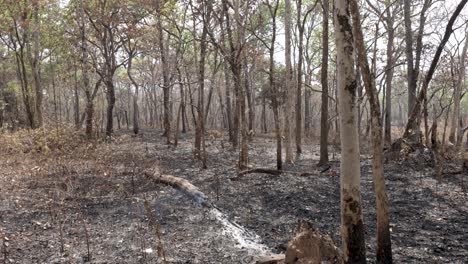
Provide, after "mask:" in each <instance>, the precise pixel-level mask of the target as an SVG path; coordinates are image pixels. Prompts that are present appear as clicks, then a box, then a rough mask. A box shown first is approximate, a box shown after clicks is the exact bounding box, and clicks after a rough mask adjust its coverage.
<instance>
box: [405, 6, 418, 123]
mask: <svg viewBox="0 0 468 264" xmlns="http://www.w3.org/2000/svg"><path fill="white" fill-rule="evenodd" d="M411 2H412V1H411V0H404V21H405V43H406V48H405V51H406V62H407V65H406V70H407V73H406V74H407V80H408V117H409V115H410V114H411V111H412V109H413V108H414V103H415V100H416V81H417V77H416V75H415V72H414V71H415V69H414V58H413V29H412V27H411ZM413 129H414V128H413Z"/></svg>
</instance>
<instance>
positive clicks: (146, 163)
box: [0, 133, 468, 263]
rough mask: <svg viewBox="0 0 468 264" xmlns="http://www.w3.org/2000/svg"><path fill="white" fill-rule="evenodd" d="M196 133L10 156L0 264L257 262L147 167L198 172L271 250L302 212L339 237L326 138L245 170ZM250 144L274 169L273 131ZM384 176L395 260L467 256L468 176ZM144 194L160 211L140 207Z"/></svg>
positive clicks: (371, 207) (409, 171)
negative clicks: (284, 160)
mask: <svg viewBox="0 0 468 264" xmlns="http://www.w3.org/2000/svg"><path fill="white" fill-rule="evenodd" d="M191 138H192V137H191V136H185V137H184V135H182V138H181V140H180V142H179V146H178V147H177V148H176V149H174V148H168V147H167V146H166V145H164V140H163V139H162V138H161V137H160V136H159V135H156V134H151V133H146V134H144V135H143V136H139V137H135V138H132V137H129V136H120V137H118V138H117V139H116V140H115V141H114V142H112V143H103V144H99V145H97V146H96V147H95V148H93V150H92V151H91V150H86V151H85V150H80V152H79V151H78V150H77V153H70V154H68V155H61V156H53V157H37V156H34V155H32V154H31V155H26V154H21V155H20V154H18V155H10V156H5V155H2V158H0V168H1V170H0V202H1V203H0V238H2V237H3V243H2V244H1V245H0V247H1V252H2V253H1V256H0V263H3V262H2V261H4V262H6V263H84V262H87V261H91V262H92V263H163V260H162V259H163V256H162V255H163V254H162V253H164V255H165V258H166V260H167V261H169V262H170V263H250V262H251V261H252V259H253V257H254V256H252V255H251V254H250V253H249V252H248V251H247V250H246V249H244V248H242V246H241V245H238V244H236V241H235V239H233V238H232V237H230V236H229V235H228V234H225V233H224V232H223V228H222V226H221V225H220V223H219V222H218V221H216V220H215V219H213V217H212V216H211V215H210V214H209V212H208V211H207V210H206V209H203V208H201V207H200V206H199V205H197V204H195V203H193V201H190V200H189V199H188V198H187V197H186V196H184V195H183V194H182V193H180V192H179V191H176V190H174V189H172V188H171V187H167V186H161V185H157V184H155V183H154V181H152V180H151V179H150V178H148V177H146V176H144V174H143V173H142V171H143V170H145V169H149V168H157V170H159V173H162V174H171V175H174V176H178V177H183V178H185V179H187V180H189V181H191V182H192V183H193V184H194V185H195V186H197V187H199V188H200V190H201V191H203V192H204V193H205V194H206V195H207V196H208V198H209V199H210V201H211V202H212V203H213V204H215V205H216V206H217V207H218V208H219V209H220V210H221V211H222V212H224V213H225V214H226V215H227V216H228V217H229V219H230V220H231V221H233V222H235V223H238V224H239V225H241V226H243V227H245V228H246V229H247V230H249V231H251V232H253V233H256V234H257V235H258V236H259V237H260V238H261V241H262V243H264V244H265V245H266V246H268V247H269V248H270V249H271V250H272V251H274V252H281V251H283V250H284V247H285V244H286V243H287V241H288V240H289V239H291V237H292V236H293V234H294V232H295V229H296V228H297V223H298V221H299V220H308V221H310V222H312V224H313V225H314V227H316V228H317V229H319V230H321V231H322V232H327V233H329V234H330V235H331V236H332V238H333V239H334V240H335V241H337V243H338V244H339V241H340V234H339V228H340V227H339V226H340V217H339V216H340V194H339V161H338V160H334V161H332V162H331V163H330V164H331V167H330V168H329V169H328V170H326V171H325V172H323V173H322V172H320V171H322V170H324V168H317V167H316V163H317V161H318V156H317V153H318V148H317V147H316V146H315V145H307V146H304V149H305V151H304V153H303V155H302V156H301V157H299V158H298V159H297V160H296V162H295V163H294V164H293V165H288V166H287V167H286V168H285V171H287V172H286V173H283V174H281V175H280V176H273V175H268V174H248V175H244V176H242V177H240V178H239V177H238V175H237V169H236V164H237V158H238V154H237V153H236V152H234V151H232V150H231V149H230V146H229V144H228V143H227V142H222V141H220V140H216V141H211V140H209V141H208V142H207V152H208V159H207V160H208V169H206V170H202V169H201V163H200V162H199V161H198V160H196V159H194V157H193V153H192V149H193V144H192V142H191ZM249 154H250V156H249V158H250V159H249V165H250V166H251V167H259V168H274V165H275V160H274V159H275V153H274V142H273V141H272V140H271V139H267V138H256V139H254V140H253V142H251V143H250V150H249ZM336 157H338V155H336ZM416 162H418V161H417V160H416ZM421 163H422V162H421ZM361 164H362V199H363V208H364V224H365V232H366V246H367V249H368V252H367V256H368V259H369V262H371V263H372V262H374V259H375V257H374V256H375V253H374V252H375V225H376V224H375V219H376V215H375V202H374V194H373V182H372V176H371V160H370V159H366V158H365V157H363V159H362V163H361ZM453 166H455V167H456V166H457V165H456V164H455V165H453ZM416 169H417V170H416ZM299 172H307V173H309V176H300V173H299ZM385 176H386V179H387V189H388V194H389V199H390V214H391V216H390V217H391V229H392V230H391V234H392V247H393V255H394V260H395V263H467V262H468V194H467V192H466V189H468V175H464V174H460V173H459V174H446V175H444V177H443V180H442V183H438V182H437V180H435V177H434V175H433V170H432V168H430V167H428V166H415V165H414V164H412V163H408V162H398V161H390V162H389V163H388V164H387V165H386V167H385ZM145 200H147V201H148V202H149V203H150V204H151V207H152V212H148V211H147V210H146V209H145V207H144V206H143V204H144V201H145ZM149 215H152V216H155V218H156V220H157V224H154V223H152V222H151V221H150V217H148V216H149ZM157 227H159V235H158V234H157V232H156V229H157ZM159 241H161V244H160V243H159ZM88 247H89V254H88Z"/></svg>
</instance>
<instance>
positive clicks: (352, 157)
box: [334, 0, 366, 263]
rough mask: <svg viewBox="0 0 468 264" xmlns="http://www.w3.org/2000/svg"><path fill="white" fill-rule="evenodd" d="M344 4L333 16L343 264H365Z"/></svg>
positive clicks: (350, 56) (349, 28)
mask: <svg viewBox="0 0 468 264" xmlns="http://www.w3.org/2000/svg"><path fill="white" fill-rule="evenodd" d="M348 4H349V2H348V1H347V0H336V1H335V12H334V13H335V14H334V21H335V42H336V52H337V76H338V80H337V81H338V83H337V88H338V94H339V111H340V140H341V169H340V171H341V172H340V175H341V176H340V177H341V183H340V189H341V226H342V228H341V236H342V246H343V256H344V260H345V263H365V262H366V247H365V243H364V222H363V217H362V206H361V191H360V178H361V171H360V160H359V155H360V153H359V136H358V131H357V130H358V124H357V118H358V113H357V105H356V89H357V86H356V72H355V69H354V65H355V64H354V46H353V32H352V26H351V21H350V12H349V5H348Z"/></svg>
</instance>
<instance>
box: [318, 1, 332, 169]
mask: <svg viewBox="0 0 468 264" xmlns="http://www.w3.org/2000/svg"><path fill="white" fill-rule="evenodd" d="M329 8H330V3H329V2H328V0H322V10H323V12H322V13H323V22H322V70H321V73H320V80H321V83H322V106H321V113H320V160H319V165H324V164H326V163H328V20H329V14H330V10H329Z"/></svg>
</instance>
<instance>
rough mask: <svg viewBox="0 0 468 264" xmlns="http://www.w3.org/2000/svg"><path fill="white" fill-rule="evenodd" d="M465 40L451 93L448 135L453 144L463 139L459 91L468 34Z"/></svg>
mask: <svg viewBox="0 0 468 264" xmlns="http://www.w3.org/2000/svg"><path fill="white" fill-rule="evenodd" d="M466 38H467V39H466V42H465V45H464V46H463V51H462V54H461V57H460V69H459V71H458V80H457V84H456V86H455V93H454V95H453V102H454V104H453V114H452V122H451V126H450V136H449V140H450V142H452V143H453V144H456V146H460V145H461V141H462V139H463V134H462V133H461V127H460V125H459V123H460V122H459V120H460V97H461V91H462V89H463V80H464V78H465V70H466V67H465V59H466V53H467V50H468V34H467V35H466Z"/></svg>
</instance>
